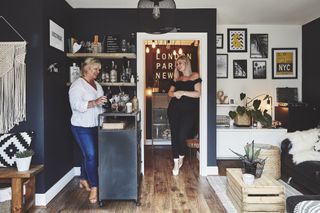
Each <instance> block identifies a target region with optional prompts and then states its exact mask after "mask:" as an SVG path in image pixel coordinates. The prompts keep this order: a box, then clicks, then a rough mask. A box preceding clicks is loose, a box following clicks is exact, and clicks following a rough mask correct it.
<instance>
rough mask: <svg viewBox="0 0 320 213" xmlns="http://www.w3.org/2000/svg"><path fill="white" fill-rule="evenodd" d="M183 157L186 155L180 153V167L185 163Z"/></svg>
mask: <svg viewBox="0 0 320 213" xmlns="http://www.w3.org/2000/svg"><path fill="white" fill-rule="evenodd" d="M183 158H184V155H179V169H180V168H181V166H182V165H183Z"/></svg>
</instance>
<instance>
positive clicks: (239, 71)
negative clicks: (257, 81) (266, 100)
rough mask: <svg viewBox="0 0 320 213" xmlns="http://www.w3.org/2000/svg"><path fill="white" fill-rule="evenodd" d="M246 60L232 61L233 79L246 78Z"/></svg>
mask: <svg viewBox="0 0 320 213" xmlns="http://www.w3.org/2000/svg"><path fill="white" fill-rule="evenodd" d="M247 73H248V72H247V60H233V78H247Z"/></svg>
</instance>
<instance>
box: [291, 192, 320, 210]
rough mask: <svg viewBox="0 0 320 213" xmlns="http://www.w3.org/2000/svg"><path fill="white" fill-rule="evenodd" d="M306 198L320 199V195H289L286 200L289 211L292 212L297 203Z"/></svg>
mask: <svg viewBox="0 0 320 213" xmlns="http://www.w3.org/2000/svg"><path fill="white" fill-rule="evenodd" d="M305 200H320V195H296V196H290V197H288V198H287V200H286V207H287V212H288V213H292V212H293V211H294V208H295V207H296V205H297V204H298V203H300V202H302V201H305Z"/></svg>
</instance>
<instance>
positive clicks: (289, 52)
mask: <svg viewBox="0 0 320 213" xmlns="http://www.w3.org/2000/svg"><path fill="white" fill-rule="evenodd" d="M297 54H298V49H297V48H272V79H296V78H298V56H297Z"/></svg>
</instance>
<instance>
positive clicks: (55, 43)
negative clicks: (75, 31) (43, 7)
mask: <svg viewBox="0 0 320 213" xmlns="http://www.w3.org/2000/svg"><path fill="white" fill-rule="evenodd" d="M49 40H50V41H49V42H50V46H51V47H54V48H57V49H58V50H61V51H62V52H64V29H63V28H62V27H60V26H59V25H57V24H56V23H55V22H53V21H52V20H49Z"/></svg>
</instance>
